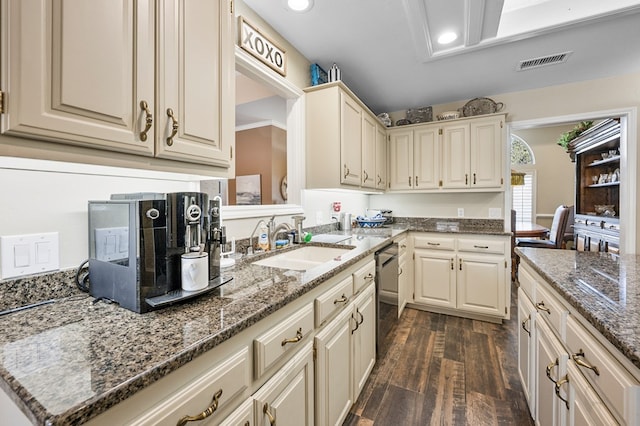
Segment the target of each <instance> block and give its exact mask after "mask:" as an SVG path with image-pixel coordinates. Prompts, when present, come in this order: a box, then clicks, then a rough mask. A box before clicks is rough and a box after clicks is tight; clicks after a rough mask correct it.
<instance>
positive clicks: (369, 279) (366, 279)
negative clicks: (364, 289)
mask: <svg viewBox="0 0 640 426" xmlns="http://www.w3.org/2000/svg"><path fill="white" fill-rule="evenodd" d="M364 279H365V281H371V280H373V274H372V273H371V272H369V273H368V274H367V275H366V276H365V277H364Z"/></svg>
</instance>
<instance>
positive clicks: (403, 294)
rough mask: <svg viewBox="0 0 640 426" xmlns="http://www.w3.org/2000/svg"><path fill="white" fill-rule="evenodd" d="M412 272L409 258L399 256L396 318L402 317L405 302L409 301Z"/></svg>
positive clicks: (411, 287)
mask: <svg viewBox="0 0 640 426" xmlns="http://www.w3.org/2000/svg"><path fill="white" fill-rule="evenodd" d="M412 271H413V270H412V268H411V262H410V260H409V256H408V255H403V256H400V263H399V265H398V318H400V315H402V312H403V311H404V308H405V306H406V305H407V301H409V300H410V299H411V293H412V289H413V279H412V277H413V274H412Z"/></svg>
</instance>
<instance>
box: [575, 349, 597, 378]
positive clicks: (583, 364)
mask: <svg viewBox="0 0 640 426" xmlns="http://www.w3.org/2000/svg"><path fill="white" fill-rule="evenodd" d="M571 358H573V361H575V363H576V364H578V365H579V366H580V367H584V368H588V369H589V370H592V371H593V372H594V373H596V376H599V375H600V370H598V367H596V366H595V365H591V364H589V363H588V362H586V361H585V360H584V352H583V351H582V349H580V350H579V351H578V353H575V354H573V355H571Z"/></svg>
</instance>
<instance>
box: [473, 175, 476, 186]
mask: <svg viewBox="0 0 640 426" xmlns="http://www.w3.org/2000/svg"><path fill="white" fill-rule="evenodd" d="M473 184H474V185H475V184H476V174H475V173H474V174H473Z"/></svg>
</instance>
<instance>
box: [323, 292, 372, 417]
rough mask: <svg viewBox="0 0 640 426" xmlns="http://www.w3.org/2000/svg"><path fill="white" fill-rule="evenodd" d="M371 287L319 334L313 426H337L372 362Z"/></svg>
mask: <svg viewBox="0 0 640 426" xmlns="http://www.w3.org/2000/svg"><path fill="white" fill-rule="evenodd" d="M375 321H376V313H375V285H373V284H370V285H369V286H368V287H366V288H365V289H364V290H363V291H362V292H361V293H360V295H358V296H357V297H356V298H355V299H354V300H353V301H352V302H351V303H350V304H349V306H347V308H346V309H344V310H343V311H342V312H341V313H340V314H338V316H337V317H335V318H334V319H333V320H332V321H331V322H330V323H329V324H327V326H326V327H325V328H324V329H322V331H320V332H319V333H318V334H317V335H316V338H315V346H316V424H317V425H341V424H342V422H343V421H344V419H345V418H346V417H347V414H348V413H349V409H350V408H351V406H352V405H353V403H354V402H355V401H356V399H358V396H359V395H360V392H361V391H362V388H363V387H364V384H365V382H366V380H367V378H368V377H369V374H370V373H371V370H372V369H373V366H374V364H375V361H376V334H375V333H376V327H375Z"/></svg>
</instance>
